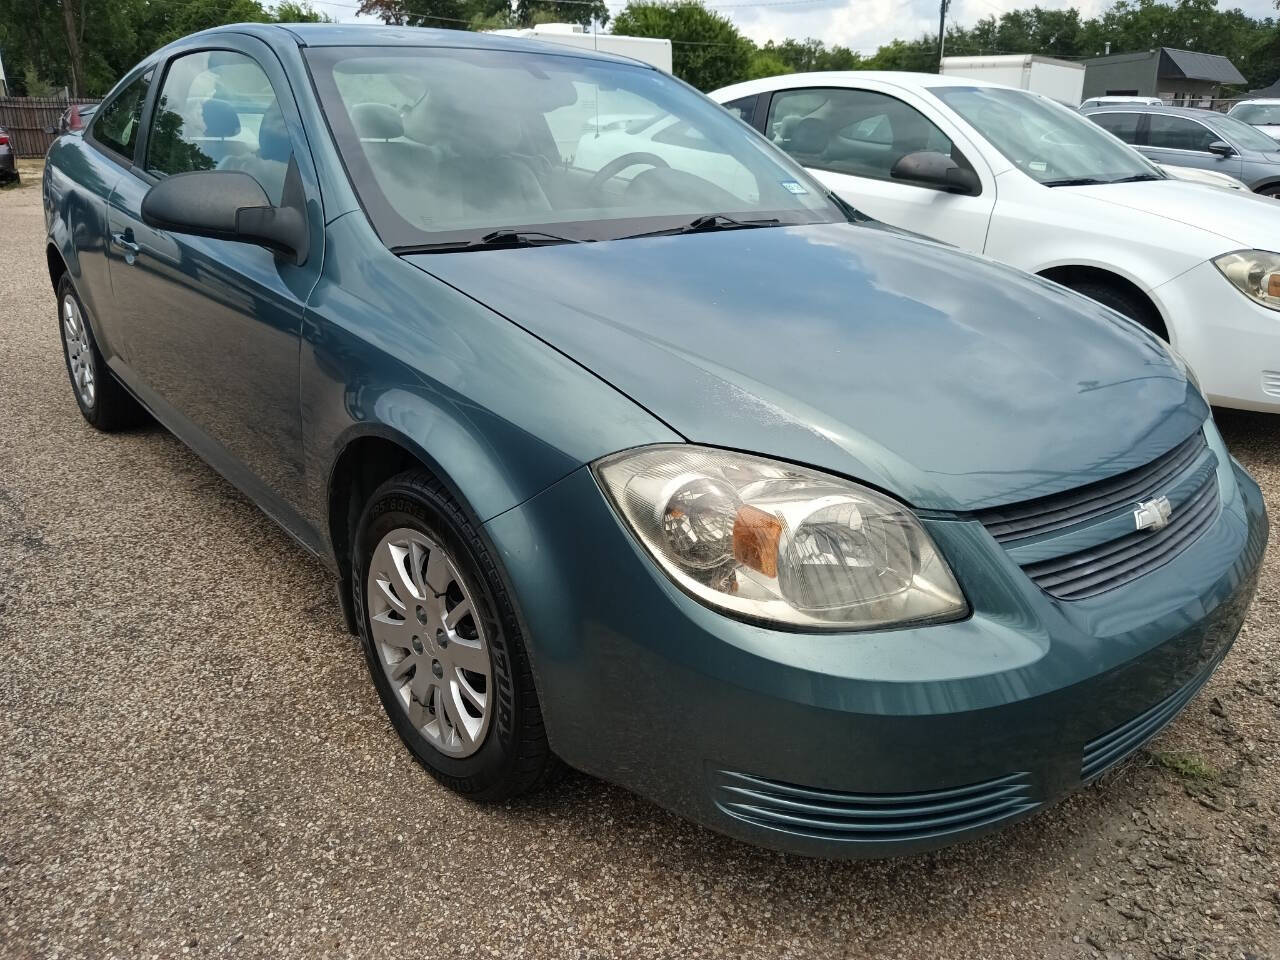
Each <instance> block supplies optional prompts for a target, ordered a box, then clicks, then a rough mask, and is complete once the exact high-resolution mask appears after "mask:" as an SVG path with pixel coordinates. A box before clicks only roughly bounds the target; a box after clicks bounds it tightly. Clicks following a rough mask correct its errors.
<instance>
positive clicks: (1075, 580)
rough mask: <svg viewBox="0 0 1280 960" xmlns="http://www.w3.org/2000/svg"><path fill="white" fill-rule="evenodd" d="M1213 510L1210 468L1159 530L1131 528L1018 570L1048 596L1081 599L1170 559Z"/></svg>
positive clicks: (1197, 532) (1205, 524) (1201, 529)
mask: <svg viewBox="0 0 1280 960" xmlns="http://www.w3.org/2000/svg"><path fill="white" fill-rule="evenodd" d="M1217 513H1218V479H1217V476H1216V474H1214V473H1213V472H1212V471H1208V477H1207V479H1206V480H1205V482H1204V483H1203V484H1202V485H1201V486H1200V488H1199V489H1198V490H1197V491H1196V492H1195V493H1194V494H1193V495H1192V497H1191V499H1189V500H1188V501H1187V502H1186V503H1183V504H1182V505H1181V506H1179V507H1178V509H1177V510H1175V511H1174V514H1173V519H1172V520H1171V521H1170V523H1169V525H1168V526H1167V527H1165V528H1164V529H1163V530H1157V531H1155V532H1152V531H1150V530H1135V531H1134V532H1133V533H1129V534H1126V535H1125V536H1123V537H1120V538H1118V539H1116V540H1110V541H1108V542H1107V543H1104V544H1101V545H1100V546H1097V547H1091V548H1089V549H1088V550H1078V551H1076V552H1075V553H1068V554H1066V555H1064V556H1061V557H1054V558H1053V559H1052V560H1042V561H1040V562H1039V563H1029V564H1027V565H1026V566H1024V567H1023V568H1022V569H1023V570H1024V571H1026V574H1027V576H1029V577H1030V578H1031V579H1032V580H1033V581H1034V582H1035V584H1036V586H1038V587H1040V589H1041V590H1043V591H1044V592H1045V593H1047V594H1049V595H1050V596H1054V597H1057V598H1058V599H1059V600H1083V599H1085V598H1086V597H1092V596H1096V595H1097V594H1099V593H1103V592H1105V591H1107V590H1111V589H1113V588H1115V587H1118V586H1120V585H1121V584H1124V583H1128V582H1129V581H1130V580H1136V579H1137V578H1138V577H1140V576H1142V575H1143V574H1146V573H1150V572H1151V571H1152V570H1154V569H1156V567H1159V566H1162V565H1163V564H1166V563H1168V562H1169V561H1170V560H1172V559H1173V558H1174V557H1176V556H1177V555H1178V554H1179V553H1181V552H1182V551H1183V550H1185V549H1186V548H1187V547H1189V546H1190V545H1191V544H1192V543H1193V542H1194V541H1195V539H1196V538H1197V537H1199V536H1200V534H1202V533H1204V532H1205V531H1206V530H1208V529H1209V527H1210V526H1212V525H1213V521H1214V518H1215V517H1216V516H1217Z"/></svg>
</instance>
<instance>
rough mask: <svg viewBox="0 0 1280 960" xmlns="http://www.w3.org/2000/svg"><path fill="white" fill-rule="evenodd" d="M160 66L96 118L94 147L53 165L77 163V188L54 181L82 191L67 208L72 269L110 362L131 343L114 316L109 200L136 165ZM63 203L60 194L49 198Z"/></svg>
mask: <svg viewBox="0 0 1280 960" xmlns="http://www.w3.org/2000/svg"><path fill="white" fill-rule="evenodd" d="M154 73H155V69H154V68H153V67H146V68H144V69H142V70H140V71H139V72H138V73H137V74H136V75H135V76H133V77H131V78H129V79H128V80H126V81H125V82H124V83H123V84H122V85H121V86H120V88H119V90H118V91H117V92H116V93H115V95H114V96H113V97H112V98H111V99H110V100H109V101H108V102H107V103H106V104H105V105H104V106H103V107H102V108H101V109H100V110H98V111H97V114H96V115H95V116H94V118H93V120H92V122H91V124H90V126H89V127H88V129H87V130H86V131H85V135H84V140H85V143H87V144H89V145H90V146H91V147H92V148H93V149H92V150H82V151H78V152H72V151H64V152H63V153H64V156H61V157H60V158H59V161H58V163H57V164H54V165H53V169H54V170H57V171H59V173H60V172H61V171H62V170H63V169H68V168H67V165H68V164H69V163H73V164H75V168H74V169H68V172H74V174H75V178H74V183H75V186H74V187H73V186H72V182H71V181H70V180H69V179H68V180H63V179H62V178H61V177H58V178H56V179H54V180H51V184H50V186H51V191H52V192H53V193H55V194H62V193H67V192H73V191H77V192H79V193H80V196H79V197H77V198H76V201H75V202H68V203H67V204H66V206H65V207H64V210H65V217H66V220H67V223H66V227H67V230H68V232H69V234H70V241H71V243H72V244H73V245H74V246H75V261H76V264H77V265H78V267H79V270H78V273H77V272H75V271H73V275H75V282H76V292H77V293H78V294H79V295H80V300H81V301H82V302H83V303H84V305H85V307H86V308H87V309H88V312H89V317H90V318H91V322H92V325H93V333H94V338H95V339H96V340H97V342H98V348H99V349H100V350H101V351H102V355H103V357H104V358H105V359H106V360H107V362H108V364H112V363H114V362H116V358H117V357H119V356H121V355H123V354H125V353H127V350H128V343H127V341H126V339H125V337H124V332H123V331H122V330H121V328H120V324H119V323H118V322H117V320H116V316H115V300H114V298H113V297H112V294H111V273H110V268H109V267H108V264H107V232H108V231H107V229H106V226H107V204H108V201H109V199H110V197H111V191H112V190H113V189H114V188H115V185H116V184H117V183H118V182H119V180H120V177H121V176H122V175H123V174H124V172H125V171H126V170H127V169H128V168H129V167H130V166H131V165H132V164H133V154H134V150H135V149H136V147H137V144H138V139H139V131H140V130H141V127H142V117H143V110H144V108H145V106H146V102H147V95H148V92H149V89H150V85H151V81H152V78H153V76H154ZM50 201H51V202H52V203H53V204H54V205H55V206H58V205H59V204H60V203H61V198H60V197H54V196H51V197H50Z"/></svg>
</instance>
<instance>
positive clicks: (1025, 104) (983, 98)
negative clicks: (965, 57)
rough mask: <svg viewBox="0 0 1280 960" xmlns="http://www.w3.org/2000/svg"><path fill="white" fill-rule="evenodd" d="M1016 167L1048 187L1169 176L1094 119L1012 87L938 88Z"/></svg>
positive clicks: (943, 98)
mask: <svg viewBox="0 0 1280 960" xmlns="http://www.w3.org/2000/svg"><path fill="white" fill-rule="evenodd" d="M931 92H932V93H933V95H934V96H936V97H937V98H938V99H939V100H941V101H942V102H943V103H945V104H946V105H947V106H948V107H950V108H951V109H952V110H954V111H955V112H956V113H958V114H959V115H960V116H961V117H963V118H964V119H965V120H966V121H967V122H968V123H969V125H970V126H972V127H973V128H974V129H975V130H977V131H978V133H980V134H981V135H982V136H984V137H985V138H986V139H987V140H988V141H990V143H991V145H992V146H993V147H995V148H996V149H997V150H999V151H1000V152H1001V153H1002V154H1003V155H1004V156H1005V157H1006V158H1007V159H1008V160H1009V162H1011V163H1012V164H1013V165H1014V166H1016V167H1017V168H1018V169H1019V170H1021V171H1022V172H1023V173H1025V174H1026V175H1027V176H1029V177H1032V178H1034V179H1036V180H1038V181H1040V182H1041V183H1043V184H1044V185H1045V186H1049V187H1058V186H1076V185H1081V184H1090V183H1120V182H1129V181H1133V180H1163V179H1165V176H1164V174H1163V173H1161V172H1160V171H1159V170H1158V169H1157V168H1156V167H1155V165H1154V164H1152V163H1151V162H1150V161H1148V160H1147V159H1146V158H1145V157H1143V156H1142V154H1140V153H1138V152H1137V151H1136V150H1134V149H1132V148H1131V147H1128V146H1126V145H1125V144H1123V143H1121V142H1120V141H1118V140H1116V139H1115V138H1114V137H1112V136H1111V135H1109V134H1107V133H1105V132H1104V131H1103V130H1102V128H1101V127H1099V126H1098V125H1097V124H1095V123H1094V122H1093V121H1092V120H1089V119H1088V118H1086V117H1082V116H1080V114H1078V113H1075V112H1074V111H1071V110H1068V109H1066V108H1065V107H1060V106H1058V105H1057V104H1056V103H1053V102H1052V101H1050V100H1047V99H1045V98H1044V97H1041V96H1037V95H1036V94H1033V93H1027V92H1026V91H1023V90H1012V89H1009V88H1007V87H934V88H933V89H932V91H931Z"/></svg>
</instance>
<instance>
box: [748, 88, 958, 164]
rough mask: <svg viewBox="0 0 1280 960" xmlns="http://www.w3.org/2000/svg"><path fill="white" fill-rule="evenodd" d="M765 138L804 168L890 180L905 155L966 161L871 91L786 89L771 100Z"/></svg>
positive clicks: (901, 106) (897, 103) (895, 103)
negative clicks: (926, 152) (922, 154)
mask: <svg viewBox="0 0 1280 960" xmlns="http://www.w3.org/2000/svg"><path fill="white" fill-rule="evenodd" d="M767 129H768V133H769V139H771V140H772V141H773V142H774V143H775V144H777V145H778V146H779V147H781V148H782V149H783V150H785V151H787V153H789V154H791V155H792V156H793V157H795V158H796V159H797V160H799V161H800V162H801V163H803V164H804V165H805V166H808V167H816V168H818V169H820V170H830V171H832V172H833V173H847V174H852V175H853V176H856V177H873V178H875V179H878V180H891V179H893V176H892V174H891V171H892V169H893V165H894V164H895V163H897V162H898V160H900V159H901V158H902V157H904V156H906V155H907V154H908V153H915V152H917V151H920V150H931V151H936V152H937V153H944V154H946V155H947V156H950V157H951V158H952V159H953V160H955V161H956V163H958V164H960V166H962V167H968V166H969V162H968V161H967V160H966V159H965V158H964V156H963V155H962V154H961V153H960V152H959V151H958V150H957V149H955V146H954V145H953V144H952V143H951V140H950V138H949V137H947V135H946V134H945V133H943V132H942V131H941V130H939V129H938V128H937V126H935V125H934V124H933V122H932V121H930V120H929V119H928V118H926V117H925V116H924V115H923V114H922V113H920V111H918V110H916V109H915V108H914V107H910V106H908V105H907V104H905V103H903V102H902V101H901V100H898V99H897V98H896V97H890V96H888V95H886V94H883V93H875V92H873V91H870V90H844V89H830V90H786V91H782V92H779V93H775V94H774V95H773V102H772V103H771V104H770V105H769V119H768V124H767Z"/></svg>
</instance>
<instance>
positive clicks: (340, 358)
mask: <svg viewBox="0 0 1280 960" xmlns="http://www.w3.org/2000/svg"><path fill="white" fill-rule="evenodd" d="M300 390H301V409H302V418H303V424H302V426H303V442H304V455H305V457H306V475H307V486H308V494H307V501H308V507H307V509H308V513H309V514H310V517H309V519H311V520H312V521H313V522H314V523H315V525H316V528H317V529H318V530H321V531H323V532H324V533H325V534H326V535H328V523H327V517H328V506H329V490H330V484H331V482H332V475H333V468H334V464H336V463H337V462H338V461H339V458H340V457H341V456H342V454H343V451H344V450H346V449H347V448H348V447H349V446H350V444H351V443H353V442H355V441H357V440H359V439H361V438H364V437H370V436H376V437H380V438H383V439H386V440H390V441H392V442H393V443H395V444H397V445H398V446H400V447H401V448H402V449H404V450H406V451H408V452H409V453H410V454H412V455H413V456H414V457H415V458H417V459H418V460H420V461H421V462H422V463H423V464H424V465H425V466H427V467H428V468H429V469H431V470H432V471H433V472H435V473H436V474H437V476H438V477H439V478H440V479H441V480H442V481H443V482H444V483H446V484H447V485H449V486H450V487H451V489H452V490H453V493H454V494H455V496H456V497H457V498H458V500H459V501H460V502H461V503H462V504H463V505H464V506H465V507H466V508H467V509H468V510H469V511H470V512H471V514H472V516H473V517H474V518H475V519H476V520H477V521H478V522H480V523H483V522H485V521H487V520H489V519H491V518H493V517H495V516H497V515H498V514H500V513H502V512H504V511H506V510H509V509H510V508H511V507H513V506H516V505H517V504H519V503H522V502H524V501H525V500H527V499H529V498H530V497H532V496H533V495H535V494H536V493H539V492H540V491H542V490H544V489H546V488H547V487H548V486H550V485H551V484H552V483H554V482H555V481H557V480H559V479H560V478H562V477H564V476H566V475H567V474H569V473H571V472H572V471H573V470H575V469H577V468H578V467H580V466H582V465H583V464H584V463H588V462H590V461H591V460H594V459H597V458H599V457H602V456H604V455H605V454H608V453H612V452H615V451H617V450H620V449H624V448H626V447H631V446H638V445H641V444H646V443H675V442H680V440H681V439H682V438H681V437H680V436H679V435H678V434H676V433H674V432H673V431H672V430H671V429H670V428H668V427H667V426H665V425H664V424H662V423H661V422H660V421H658V420H657V419H655V418H654V417H653V416H652V415H650V414H649V413H647V412H646V411H645V410H643V409H642V408H641V407H639V406H638V405H636V404H635V403H634V402H632V401H631V400H630V399H628V398H627V397H625V396H623V395H622V394H621V393H619V392H618V391H617V390H616V389H614V388H613V387H611V386H609V385H608V384H606V383H604V382H603V381H602V380H600V379H599V378H597V377H596V376H595V375H593V374H591V373H590V372H588V371H587V370H585V369H584V368H582V367H581V366H579V365H578V364H577V363H575V362H573V361H572V360H570V359H568V358H567V357H565V356H564V355H562V354H561V353H559V352H557V351H556V350H554V349H552V348H551V347H550V346H548V345H547V344H545V343H543V342H542V341H540V340H538V339H537V338H536V337H534V336H532V335H531V334H529V333H527V332H525V331H524V330H522V329H520V328H519V327H517V326H515V325H514V324H512V323H511V322H510V321H508V320H506V319H505V318H504V317H501V316H499V315H498V314H496V313H494V312H493V311H492V310H490V309H489V308H487V307H485V306H484V305H482V304H480V303H478V302H476V301H475V300H473V299H471V298H470V297H468V296H466V295H465V294H463V293H461V292H460V291H458V290H455V289H454V288H453V287H450V286H448V285H447V284H445V283H443V282H441V281H439V280H437V279H435V278H434V277H431V276H429V275H428V274H426V273H424V272H423V271H421V270H419V269H417V268H416V267H414V266H412V265H411V264H409V263H406V262H405V261H404V260H402V259H400V258H399V257H397V256H395V255H394V254H392V253H390V252H389V251H388V250H387V249H386V248H385V247H384V246H382V244H381V243H380V242H379V241H378V240H377V238H376V236H375V235H374V234H373V231H372V229H371V228H370V227H369V225H368V223H367V221H365V220H364V217H363V215H362V214H360V213H358V212H357V213H352V214H349V215H347V216H344V217H341V218H339V219H338V220H336V221H334V222H333V223H332V224H330V226H329V229H328V238H327V240H326V246H325V264H324V270H323V273H322V276H321V278H320V281H319V283H318V284H317V285H316V288H315V291H314V292H313V293H312V296H311V300H310V302H309V304H308V308H307V314H306V319H305V321H304V324H303V342H302V350H301V371H300ZM328 539H329V543H330V546H331V547H332V537H329V538H328ZM335 559H336V558H335Z"/></svg>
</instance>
